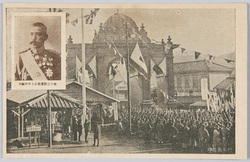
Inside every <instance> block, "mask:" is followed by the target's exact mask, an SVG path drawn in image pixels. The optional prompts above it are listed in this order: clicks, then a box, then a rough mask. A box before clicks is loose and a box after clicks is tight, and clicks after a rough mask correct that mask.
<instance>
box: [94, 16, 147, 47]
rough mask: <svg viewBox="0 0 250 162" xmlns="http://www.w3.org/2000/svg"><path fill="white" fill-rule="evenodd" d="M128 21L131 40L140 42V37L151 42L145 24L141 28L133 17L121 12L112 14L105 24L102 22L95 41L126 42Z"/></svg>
mask: <svg viewBox="0 0 250 162" xmlns="http://www.w3.org/2000/svg"><path fill="white" fill-rule="evenodd" d="M126 23H127V26H128V36H129V38H130V42H138V41H140V39H143V40H144V41H146V42H147V43H150V39H149V38H148V37H147V32H146V31H145V30H144V26H143V25H142V26H141V29H140V30H139V29H138V26H137V25H136V23H135V22H134V20H133V19H131V18H130V17H128V16H126V15H123V14H121V13H119V12H117V13H115V14H114V15H112V16H110V17H109V18H108V20H107V21H106V22H105V23H104V24H100V29H99V31H98V33H95V37H94V39H93V43H103V42H105V41H104V39H106V41H113V42H116V43H125V41H126V25H125V24H126Z"/></svg>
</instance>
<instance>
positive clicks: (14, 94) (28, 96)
mask: <svg viewBox="0 0 250 162" xmlns="http://www.w3.org/2000/svg"><path fill="white" fill-rule="evenodd" d="M46 93H47V91H46V90H36V91H35V90H29V91H25V90H9V91H7V100H10V101H12V102H15V103H17V104H24V103H27V102H29V101H30V100H32V99H34V98H37V97H40V96H42V95H44V94H46Z"/></svg>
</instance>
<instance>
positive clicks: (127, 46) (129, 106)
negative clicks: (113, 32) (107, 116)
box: [125, 22, 132, 134]
mask: <svg viewBox="0 0 250 162" xmlns="http://www.w3.org/2000/svg"><path fill="white" fill-rule="evenodd" d="M125 27H126V48H127V49H126V51H127V52H126V53H127V89H128V118H129V133H130V134H131V132H132V128H131V102H130V83H129V78H130V76H129V73H130V67H129V64H130V63H129V59H130V56H129V44H128V23H127V22H126V24H125Z"/></svg>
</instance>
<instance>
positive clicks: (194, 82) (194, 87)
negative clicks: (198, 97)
mask: <svg viewBox="0 0 250 162" xmlns="http://www.w3.org/2000/svg"><path fill="white" fill-rule="evenodd" d="M192 77H193V90H194V91H197V90H198V77H197V76H196V75H193V76H192Z"/></svg>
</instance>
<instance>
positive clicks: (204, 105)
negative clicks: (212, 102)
mask: <svg viewBox="0 0 250 162" xmlns="http://www.w3.org/2000/svg"><path fill="white" fill-rule="evenodd" d="M189 106H190V107H206V106H207V104H206V101H196V102H195V103H192V104H190V105H189Z"/></svg>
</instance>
